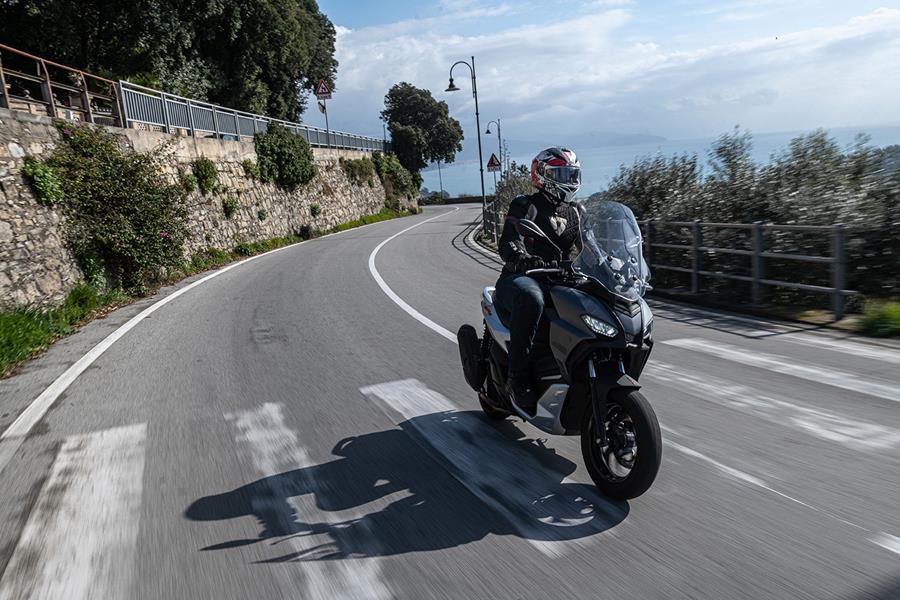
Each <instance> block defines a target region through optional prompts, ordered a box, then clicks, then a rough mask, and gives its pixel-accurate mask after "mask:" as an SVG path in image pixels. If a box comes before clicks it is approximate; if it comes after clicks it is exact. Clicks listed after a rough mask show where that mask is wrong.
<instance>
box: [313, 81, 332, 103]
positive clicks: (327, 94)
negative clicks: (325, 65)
mask: <svg viewBox="0 0 900 600" xmlns="http://www.w3.org/2000/svg"><path fill="white" fill-rule="evenodd" d="M316 97H317V98H318V99H319V100H331V88H330V87H328V84H327V83H325V80H324V79H321V80H319V84H318V85H317V86H316Z"/></svg>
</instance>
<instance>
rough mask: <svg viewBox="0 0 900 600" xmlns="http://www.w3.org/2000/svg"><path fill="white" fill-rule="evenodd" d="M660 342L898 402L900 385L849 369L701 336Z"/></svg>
mask: <svg viewBox="0 0 900 600" xmlns="http://www.w3.org/2000/svg"><path fill="white" fill-rule="evenodd" d="M661 343H663V344H667V345H669V346H676V347H678V348H685V349H687V350H693V351H695V352H701V353H703V354H709V355H712V356H716V357H718V358H722V359H725V360H728V361H732V362H736V363H739V364H743V365H748V366H751V367H758V368H760V369H767V370H769V371H774V372H776V373H781V374H783V375H790V376H792V377H798V378H800V379H806V380H808V381H815V382H816V383H823V384H826V385H830V386H833V387H838V388H841V389H845V390H850V391H852V392H857V393H860V394H866V395H869V396H876V397H878V398H884V399H886V400H893V401H894V402H900V387H897V386H893V385H889V384H886V383H878V382H875V381H869V380H867V379H863V378H861V377H857V376H856V375H853V374H851V373H846V372H843V371H838V370H835V369H831V368H822V367H814V366H811V365H803V364H799V363H797V362H795V361H794V360H793V359H791V358H789V357H786V356H779V355H776V354H765V353H762V352H754V351H752V350H744V349H741V348H737V347H735V346H730V345H728V344H721V343H719V342H713V341H710V340H705V339H703V340H701V339H691V338H684V339H677V340H664V341H662V342H661Z"/></svg>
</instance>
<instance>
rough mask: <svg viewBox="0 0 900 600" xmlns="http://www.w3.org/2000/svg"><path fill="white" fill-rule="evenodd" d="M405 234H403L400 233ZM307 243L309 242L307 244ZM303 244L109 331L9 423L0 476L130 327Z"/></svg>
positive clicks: (1, 444)
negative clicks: (51, 412) (56, 405)
mask: <svg viewBox="0 0 900 600" xmlns="http://www.w3.org/2000/svg"><path fill="white" fill-rule="evenodd" d="M375 224H376V223H370V224H369V225H363V226H361V227H356V228H354V229H361V228H362V227H369V226H371V225H375ZM348 231H353V229H345V230H344V231H338V232H335V233H330V234H328V235H323V236H322V237H320V238H317V239H324V238H327V237H331V236H335V235H340V234H342V233H346V232H348ZM404 231H406V230H404ZM310 241H311V240H310ZM305 243H307V242H298V243H297V244H291V245H290V246H283V247H281V248H276V249H274V250H270V251H268V252H264V253H262V254H257V255H256V256H251V257H249V258H245V259H244V260H241V261H239V262H236V263H232V264H230V265H227V266H225V267H222V268H221V269H218V270H216V271H213V272H212V273H210V274H209V275H207V276H206V277H203V278H201V279H198V280H197V281H195V282H193V283H191V284H189V285H186V286H184V287H183V288H181V289H180V290H177V291H175V292H173V293H171V294H169V295H168V296H166V297H165V298H161V299H160V300H157V301H156V302H154V303H153V304H151V305H150V306H148V307H147V308H145V309H144V310H142V311H141V312H139V313H138V314H137V315H135V316H134V317H132V318H131V319H129V320H128V322H126V323H125V324H123V325H122V326H120V327H119V328H118V329H116V330H115V331H113V332H112V333H111V334H109V335H108V336H106V337H105V338H103V340H102V341H101V342H100V343H98V344H97V345H96V346H94V347H93V348H91V349H90V350H89V351H88V352H87V354H85V355H84V356H82V357H81V358H80V359H78V360H77V361H76V362H75V364H73V365H72V366H71V367H69V368H68V369H66V370H65V372H63V374H62V375H60V376H59V377H57V378H56V379H55V380H54V381H53V383H51V384H50V386H49V387H47V389H45V390H44V391H43V392H41V394H40V395H39V396H38V397H37V398H35V399H34V400H33V401H32V402H31V404H29V405H28V406H27V407H26V408H25V410H23V411H22V413H21V414H19V416H18V417H17V418H16V420H15V421H13V422H12V423H11V424H10V425H9V427H7V428H6V430H5V431H3V433H2V434H0V473H2V472H3V468H4V467H5V466H6V465H7V464H8V463H9V461H10V460H12V457H13V456H14V455H15V453H16V451H17V450H18V449H19V446H21V445H22V442H23V441H24V440H25V438H26V437H27V436H28V433H29V432H30V431H31V429H32V428H33V427H34V426H35V425H36V424H37V423H38V422H39V421H40V420H41V419H42V418H43V417H44V415H45V414H47V411H48V410H50V407H52V406H53V404H54V403H55V402H56V401H57V400H58V399H59V397H60V395H61V394H62V393H63V392H65V391H66V390H67V389H68V388H69V386H70V385H72V382H74V381H75V380H76V379H77V378H78V376H79V375H81V374H82V373H84V371H85V370H86V369H87V368H88V367H90V366H91V365H92V364H94V361H96V360H97V359H98V358H100V356H101V355H102V354H103V353H104V352H106V351H107V350H108V349H109V347H110V346H112V345H113V344H115V343H116V342H117V341H118V340H120V339H121V338H122V337H123V336H124V335H125V334H126V333H128V332H129V331H131V330H132V329H134V327H135V326H136V325H137V324H138V323H140V322H141V321H143V320H144V319H146V318H147V317H149V316H150V315H151V314H153V313H154V312H156V311H157V310H159V309H160V308H162V307H163V306H165V305H166V304H168V303H169V302H172V301H173V300H175V299H176V298H178V297H179V296H181V295H182V294H186V293H187V292H189V291H190V290H192V289H194V288H195V287H197V286H199V285H202V284H204V283H206V282H207V281H209V280H210V279H214V278H216V277H218V276H219V275H222V274H224V273H227V272H228V271H230V270H231V269H234V268H236V267H239V266H241V265H245V264H247V263H249V262H252V261H254V260H256V259H258V258H262V257H263V256H269V255H270V254H275V253H276V252H281V251H282V250H287V249H288V248H295V247H297V246H300V245H303V244H305Z"/></svg>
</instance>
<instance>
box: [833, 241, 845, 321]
mask: <svg viewBox="0 0 900 600" xmlns="http://www.w3.org/2000/svg"><path fill="white" fill-rule="evenodd" d="M846 241H847V227H846V226H845V225H843V224H840V223H839V224H837V225H835V226H834V227H832V230H831V260H832V262H831V287H832V288H834V290H833V291H832V296H831V306H832V311H834V320H835V321H840V320H841V319H843V318H844V288H845V287H847V252H846Z"/></svg>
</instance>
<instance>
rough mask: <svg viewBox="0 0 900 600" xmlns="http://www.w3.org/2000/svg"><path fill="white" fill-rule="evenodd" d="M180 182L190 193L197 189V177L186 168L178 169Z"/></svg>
mask: <svg viewBox="0 0 900 600" xmlns="http://www.w3.org/2000/svg"><path fill="white" fill-rule="evenodd" d="M178 182H179V183H180V184H181V187H183V188H184V191H185V192H187V193H188V194H191V193H193V191H194V190H196V189H197V178H196V177H195V176H194V174H193V173H189V172H187V171H185V170H184V169H178Z"/></svg>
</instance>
